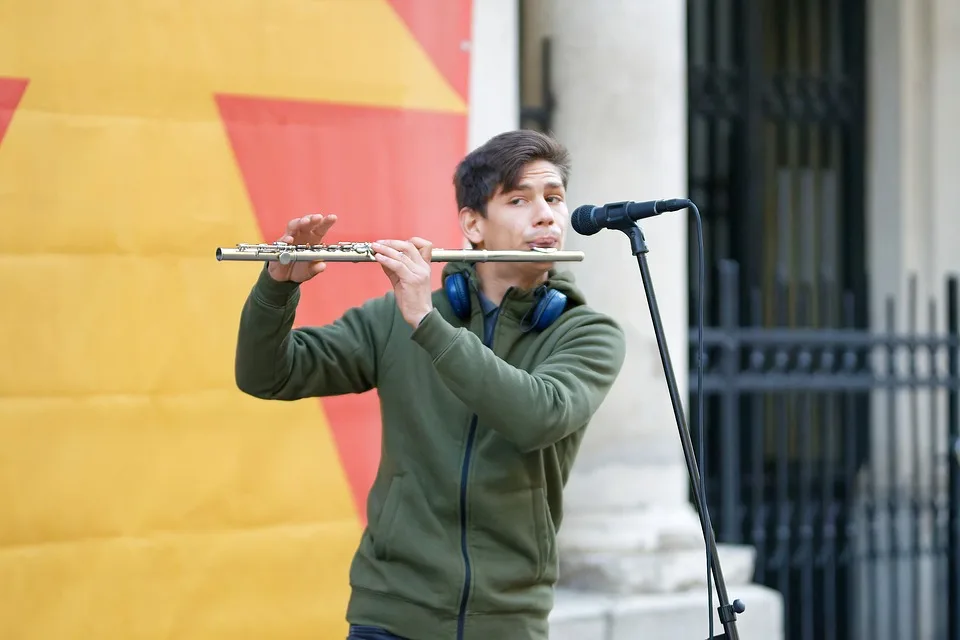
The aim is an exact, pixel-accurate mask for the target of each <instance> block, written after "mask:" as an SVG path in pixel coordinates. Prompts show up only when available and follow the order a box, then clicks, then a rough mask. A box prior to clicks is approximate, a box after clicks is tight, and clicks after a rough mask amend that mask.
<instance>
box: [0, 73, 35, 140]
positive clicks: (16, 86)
mask: <svg viewBox="0 0 960 640" xmlns="http://www.w3.org/2000/svg"><path fill="white" fill-rule="evenodd" d="M28 82H29V80H26V79H24V78H0V142H3V136H4V134H5V133H6V132H7V127H9V126H10V121H11V120H12V119H13V112H14V111H16V110H17V107H18V106H19V105H20V99H21V98H22V97H23V92H24V91H26V90H27V83H28Z"/></svg>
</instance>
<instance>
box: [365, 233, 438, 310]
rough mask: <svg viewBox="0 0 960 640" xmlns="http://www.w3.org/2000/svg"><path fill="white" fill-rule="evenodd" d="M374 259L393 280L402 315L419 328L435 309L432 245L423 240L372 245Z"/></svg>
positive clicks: (375, 243) (415, 239)
mask: <svg viewBox="0 0 960 640" xmlns="http://www.w3.org/2000/svg"><path fill="white" fill-rule="evenodd" d="M372 248H373V251H374V257H375V258H376V260H377V262H379V263H380V266H381V267H383V272H384V273H385V274H387V277H388V278H390V284H392V285H393V291H394V293H395V294H396V296H397V307H399V308H400V314H401V315H403V319H404V320H406V321H407V322H408V323H409V324H410V326H412V327H413V328H414V329H416V328H417V327H418V326H419V325H420V321H421V320H423V318H424V316H426V315H427V314H428V313H430V311H431V310H432V309H433V288H432V285H431V283H430V256H431V253H432V251H433V245H431V244H430V243H429V242H427V241H426V240H424V239H423V238H410V240H409V241H408V242H404V241H403V240H379V241H377V242H374V243H373V244H372Z"/></svg>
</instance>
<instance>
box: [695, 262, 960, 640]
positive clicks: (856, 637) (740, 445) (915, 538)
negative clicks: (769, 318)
mask: <svg viewBox="0 0 960 640" xmlns="http://www.w3.org/2000/svg"><path fill="white" fill-rule="evenodd" d="M718 273H719V278H718V280H719V285H720V288H719V292H718V293H719V295H720V298H721V300H722V302H721V307H722V310H723V314H722V315H723V318H724V319H723V322H722V323H721V324H720V325H718V326H711V327H708V328H706V329H705V331H704V341H705V348H706V353H707V360H706V363H705V366H706V372H705V375H704V385H703V392H704V399H705V411H704V413H705V418H706V420H707V424H706V427H707V429H706V432H707V436H706V437H707V442H706V448H707V450H709V451H710V452H711V455H708V460H707V474H706V476H707V480H706V492H705V493H706V495H707V500H708V505H709V507H710V510H711V516H712V517H713V523H714V526H715V527H716V530H717V537H718V540H719V541H722V542H730V543H742V544H749V545H752V546H754V547H755V549H756V551H757V560H756V569H755V575H754V578H755V580H756V581H757V582H758V583H761V584H764V585H768V586H770V587H772V588H774V589H776V590H777V591H779V592H780V593H781V594H782V596H783V598H784V604H785V630H786V635H785V637H786V638H787V640H860V639H870V640H895V639H902V638H910V639H911V640H940V639H941V638H951V639H955V638H960V625H958V624H957V616H958V615H960V607H958V605H960V601H958V599H957V598H958V595H960V590H958V589H957V584H958V578H960V570H958V569H960V564H958V561H960V555H958V553H960V517H958V516H960V474H958V473H957V470H958V461H957V455H958V453H960V451H958V449H957V442H958V441H957V438H958V434H960V358H958V354H960V322H958V311H960V309H958V299H957V280H956V279H955V278H954V279H950V280H949V281H948V282H947V284H946V287H945V291H944V295H943V296H941V297H940V299H939V300H931V301H920V300H916V299H915V296H914V295H911V296H910V298H911V299H910V300H909V301H908V304H909V308H908V309H907V310H906V311H907V314H906V315H907V316H908V317H909V318H911V320H910V324H909V326H907V327H906V328H905V329H904V328H898V327H896V326H894V323H893V318H894V317H896V315H897V313H899V311H900V310H898V309H897V308H896V306H895V303H894V301H893V300H890V301H888V303H887V315H888V319H887V324H886V326H885V327H883V328H882V329H880V330H869V329H858V328H856V327H853V326H851V325H852V324H853V323H852V322H850V321H849V319H850V318H851V317H852V315H853V314H852V309H853V308H854V306H855V304H854V300H853V295H852V294H849V293H848V294H847V295H845V296H844V297H843V299H844V301H845V304H844V309H845V310H846V313H845V314H844V315H845V316H846V317H847V318H848V322H847V323H841V324H838V325H837V326H836V327H835V328H822V327H821V328H814V327H812V323H810V322H809V321H808V322H799V323H797V324H794V325H793V326H789V327H764V326H762V325H761V323H760V320H761V318H762V315H763V311H762V309H763V307H764V302H765V301H764V300H763V299H762V297H761V296H759V295H754V296H752V297H751V298H752V300H751V302H752V304H751V307H752V313H751V315H750V317H748V318H741V317H740V316H739V314H738V309H737V307H738V304H737V302H738V299H739V298H740V295H739V294H740V291H739V290H738V289H739V280H740V273H739V267H738V265H737V264H736V263H735V262H732V261H723V262H721V264H720V268H719V269H718ZM914 290H915V289H913V288H911V292H912V291H914ZM779 299H780V303H779V304H778V305H776V306H777V307H782V306H785V303H784V299H785V297H784V296H780V297H779ZM799 306H800V307H801V308H802V309H805V310H807V313H803V312H801V313H800V317H801V319H802V318H803V317H804V316H806V317H807V318H809V315H808V310H809V309H810V307H811V305H810V304H809V303H808V302H807V301H805V298H804V297H803V296H801V301H800V303H799ZM778 310H779V311H781V312H782V311H784V309H782V308H779V309H778ZM690 340H691V351H692V353H695V348H696V344H697V343H696V340H697V335H696V331H695V330H694V331H692V332H691V335H690ZM691 380H692V381H693V384H692V386H693V389H692V391H693V394H692V400H695V399H696V397H697V388H696V377H695V376H691ZM696 424H697V423H696V416H695V415H693V420H692V428H694V429H695V428H696ZM731 597H736V594H735V593H734V594H731ZM744 615H749V604H748V610H747V613H745V614H744Z"/></svg>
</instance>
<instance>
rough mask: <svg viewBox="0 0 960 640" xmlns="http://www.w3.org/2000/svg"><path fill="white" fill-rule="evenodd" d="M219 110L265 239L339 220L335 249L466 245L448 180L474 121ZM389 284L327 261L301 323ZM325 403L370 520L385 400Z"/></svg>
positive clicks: (314, 106) (275, 103)
mask: <svg viewBox="0 0 960 640" xmlns="http://www.w3.org/2000/svg"><path fill="white" fill-rule="evenodd" d="M217 104H218V105H219V109H220V114H221V117H222V118H223V122H224V125H225V128H226V131H227V135H228V136H229V138H230V142H231V144H232V146H233V150H234V153H235V156H236V159H237V162H238V164H239V167H240V171H241V173H242V175H243V178H244V181H245V183H246V187H247V191H248V194H249V197H250V200H251V203H252V206H253V209H254V211H255V213H256V216H257V220H258V223H259V225H260V230H261V233H262V235H263V238H264V239H265V240H266V241H269V242H273V241H274V240H276V239H277V238H278V237H279V236H280V235H281V233H282V231H283V229H284V227H285V226H286V223H287V221H288V220H289V219H290V218H293V217H296V216H300V215H304V214H307V213H335V214H337V218H338V220H337V223H336V225H335V226H334V227H333V229H332V230H331V233H330V235H329V236H328V237H327V238H326V240H327V241H328V242H340V241H356V242H364V241H373V240H377V239H379V238H408V237H410V236H413V235H419V236H422V237H425V238H427V239H429V240H431V241H432V242H433V244H434V246H435V247H442V248H459V247H460V246H461V245H462V238H461V236H460V231H459V226H458V224H457V213H456V202H455V199H454V192H453V185H452V176H453V171H454V168H455V166H456V163H457V162H458V161H459V159H460V158H461V157H462V155H463V154H464V153H465V151H466V145H467V120H466V116H464V115H456V114H444V113H436V112H421V111H413V110H401V109H388V108H376V107H358V106H349V105H337V104H325V103H317V102H297V101H288V100H272V99H260V98H251V97H240V96H224V95H220V96H217ZM435 266H436V267H437V268H435V269H434V279H435V284H436V285H439V276H440V268H439V265H435ZM388 288H389V282H388V281H387V278H386V276H385V275H384V274H383V272H382V270H381V269H380V267H379V266H378V265H376V264H372V263H371V264H331V265H330V266H329V267H328V269H327V271H326V272H325V273H323V274H322V275H320V276H319V277H317V278H316V279H314V280H312V281H311V282H309V283H307V285H305V287H304V292H303V296H302V298H301V304H300V307H299V309H298V312H297V320H296V322H297V324H298V325H306V324H310V325H316V324H325V323H328V322H331V321H333V320H334V319H336V318H337V317H338V316H339V315H340V314H341V313H343V312H344V311H345V310H346V309H347V308H349V307H352V306H355V305H359V304H361V303H363V302H364V301H366V300H367V299H369V298H371V297H373V296H377V295H380V294H382V293H384V292H386V291H387V290H388ZM323 407H324V410H325V412H326V414H327V417H328V419H329V421H330V423H331V429H332V430H333V434H334V437H335V440H336V443H337V447H338V450H339V453H340V457H341V460H342V462H343V465H344V469H345V471H346V474H347V477H348V478H349V481H350V485H351V488H352V489H353V492H354V499H355V503H356V505H357V509H358V513H359V514H360V517H361V519H363V518H364V515H365V507H364V505H365V503H366V495H367V492H368V490H369V487H370V485H371V483H372V482H373V478H374V476H375V474H376V467H377V463H378V461H379V452H380V414H379V403H378V400H377V396H376V394H375V393H374V392H370V393H366V394H362V395H360V396H343V397H336V398H326V399H324V400H323Z"/></svg>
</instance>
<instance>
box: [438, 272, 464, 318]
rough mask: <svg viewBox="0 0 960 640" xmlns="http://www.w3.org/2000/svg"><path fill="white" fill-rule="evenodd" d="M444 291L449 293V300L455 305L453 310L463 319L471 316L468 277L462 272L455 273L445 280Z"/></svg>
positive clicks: (452, 305)
mask: <svg viewBox="0 0 960 640" xmlns="http://www.w3.org/2000/svg"><path fill="white" fill-rule="evenodd" d="M443 288H444V291H446V293H447V300H449V301H450V306H451V307H453V312H454V313H455V314H457V317H458V318H460V319H461V320H466V319H467V318H469V317H470V293H469V290H468V287H467V279H466V277H464V275H463V274H462V273H454V274H453V275H451V276H449V277H447V279H446V280H444V281H443Z"/></svg>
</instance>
